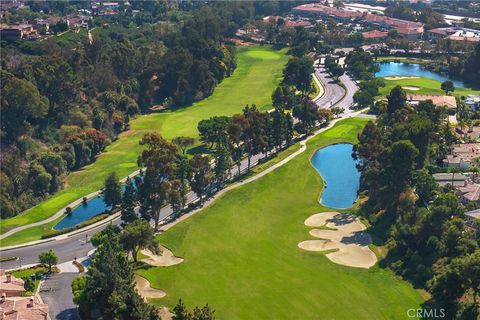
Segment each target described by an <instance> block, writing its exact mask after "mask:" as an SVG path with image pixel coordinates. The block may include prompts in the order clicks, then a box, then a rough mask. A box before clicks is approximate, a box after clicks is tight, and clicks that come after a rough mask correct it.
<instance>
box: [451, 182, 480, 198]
mask: <svg viewBox="0 0 480 320" xmlns="http://www.w3.org/2000/svg"><path fill="white" fill-rule="evenodd" d="M456 189H457V190H458V192H460V194H461V195H462V197H463V198H465V199H467V200H469V201H478V200H480V184H478V183H467V184H466V185H465V186H461V187H456Z"/></svg>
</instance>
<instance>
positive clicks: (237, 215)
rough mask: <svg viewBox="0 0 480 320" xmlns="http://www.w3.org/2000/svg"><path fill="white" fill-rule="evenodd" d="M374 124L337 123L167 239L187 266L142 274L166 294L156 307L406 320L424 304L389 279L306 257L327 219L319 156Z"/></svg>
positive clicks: (234, 314)
mask: <svg viewBox="0 0 480 320" xmlns="http://www.w3.org/2000/svg"><path fill="white" fill-rule="evenodd" d="M367 121H368V120H367V119H361V118H350V119H347V120H343V121H341V122H339V123H337V124H336V125H335V126H334V127H333V128H332V129H330V130H328V131H326V132H323V133H321V134H319V135H318V136H316V137H314V138H312V139H311V140H310V141H309V142H308V148H307V150H306V152H303V153H301V154H300V155H298V156H297V157H295V158H294V159H292V160H291V161H290V162H288V163H286V164H285V165H284V166H282V167H280V168H278V169H276V170H275V171H273V172H271V173H269V174H267V175H265V176H264V177H262V178H260V179H258V180H256V181H255V182H252V183H249V184H247V185H244V186H241V187H239V188H236V189H234V190H231V191H229V192H227V193H226V194H225V195H223V197H221V198H219V199H218V200H216V201H215V202H214V203H213V204H212V205H210V206H209V207H207V208H205V209H204V210H203V211H202V212H199V213H198V214H196V215H194V216H191V217H190V218H189V219H187V220H185V221H183V222H181V223H179V224H177V225H175V226H174V227H172V228H171V229H169V230H167V231H166V232H164V233H162V234H161V235H159V236H158V240H159V241H160V243H161V244H163V245H165V246H166V247H168V248H170V249H171V250H172V251H173V252H174V253H175V254H176V255H178V256H180V257H182V258H183V259H184V261H183V262H182V263H181V264H178V265H175V266H171V267H168V268H162V267H151V268H148V269H143V270H138V271H137V272H138V274H139V275H141V276H142V277H145V278H146V279H148V280H149V281H150V283H151V285H152V286H153V287H155V288H161V289H162V290H164V291H165V292H166V293H167V295H166V296H165V297H164V298H162V299H153V300H151V301H152V302H153V303H155V304H157V305H161V306H167V307H169V308H173V307H174V306H175V304H176V303H177V302H178V299H179V298H181V299H182V300H183V301H184V302H185V304H186V305H188V306H192V307H193V306H202V305H204V304H206V303H208V304H209V305H210V306H211V307H212V308H213V309H215V315H216V316H217V317H218V318H219V319H368V320H371V319H405V317H406V311H407V310H408V309H410V308H418V307H419V305H420V304H421V303H422V302H423V300H422V298H421V297H420V295H419V293H418V292H417V291H415V290H414V289H413V287H412V286H411V285H410V284H409V283H407V282H405V281H402V280H400V279H398V278H397V277H396V276H395V275H394V274H393V273H392V272H391V271H389V270H386V269H381V268H379V267H378V266H373V267H372V268H370V269H360V268H351V267H346V266H342V265H338V264H335V263H332V262H331V261H330V260H328V259H327V258H326V257H325V255H324V253H320V252H310V251H305V250H300V249H299V248H298V243H300V242H301V241H304V240H308V238H309V235H308V233H309V231H310V230H311V227H307V226H305V225H304V221H305V220H306V219H307V218H308V217H309V216H311V215H312V214H313V213H318V212H322V211H328V209H327V208H325V207H322V206H321V205H320V204H319V203H318V193H319V190H322V187H323V183H322V179H321V177H320V175H319V174H318V173H317V172H316V171H315V169H314V168H313V167H312V166H311V165H310V163H309V161H310V157H311V155H312V154H313V153H314V152H315V151H316V150H317V149H318V148H320V147H323V146H326V145H329V144H333V143H340V142H348V143H355V142H356V139H357V134H358V133H359V132H360V130H361V129H362V128H363V126H364V125H365V124H366V122H367ZM310 239H312V240H314V239H315V238H314V237H310Z"/></svg>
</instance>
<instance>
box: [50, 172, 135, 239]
mask: <svg viewBox="0 0 480 320" xmlns="http://www.w3.org/2000/svg"><path fill="white" fill-rule="evenodd" d="M132 181H133V185H134V186H136V184H135V179H132ZM123 191H125V185H122V193H123ZM72 209H73V210H72V213H71V214H70V215H65V217H64V218H63V219H62V220H60V221H59V222H58V223H57V224H56V225H55V226H54V227H53V229H54V230H62V229H65V228H70V227H74V226H76V225H78V224H80V223H82V222H84V221H87V220H89V219H91V218H93V217H95V216H98V215H99V214H102V213H104V212H105V211H108V210H110V209H111V206H107V205H106V204H105V201H104V200H103V195H101V194H100V195H98V196H96V197H95V198H91V199H89V200H87V202H86V203H85V204H83V203H82V204H80V205H79V206H77V207H75V208H72Z"/></svg>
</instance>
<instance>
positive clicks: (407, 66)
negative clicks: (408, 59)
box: [375, 62, 465, 88]
mask: <svg viewBox="0 0 480 320" xmlns="http://www.w3.org/2000/svg"><path fill="white" fill-rule="evenodd" d="M378 66H379V67H380V71H379V72H377V73H375V76H376V77H394V76H405V77H425V78H430V79H434V80H438V81H440V82H444V81H447V80H451V81H452V82H453V84H454V85H455V87H457V88H465V84H464V83H463V82H462V81H458V80H452V79H450V78H449V77H448V75H446V74H442V73H437V72H433V71H428V70H426V69H424V68H422V65H420V64H417V63H404V62H382V63H379V64H378Z"/></svg>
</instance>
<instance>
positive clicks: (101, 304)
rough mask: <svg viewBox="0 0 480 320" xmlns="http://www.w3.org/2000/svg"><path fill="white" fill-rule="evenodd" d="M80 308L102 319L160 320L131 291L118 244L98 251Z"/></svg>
mask: <svg viewBox="0 0 480 320" xmlns="http://www.w3.org/2000/svg"><path fill="white" fill-rule="evenodd" d="M88 272H89V277H87V284H86V286H85V289H84V294H85V295H86V299H85V301H82V303H83V304H87V305H81V306H80V308H81V309H82V310H90V312H91V313H98V314H100V316H101V317H102V318H103V319H132V320H157V319H160V316H159V315H158V310H157V309H156V308H155V307H153V306H151V305H149V304H147V303H146V302H145V301H144V300H143V299H142V297H140V295H139V294H138V293H137V291H136V290H135V285H134V278H133V271H132V268H131V266H130V264H129V262H128V258H127V255H126V254H125V253H124V251H123V250H122V248H121V247H120V245H119V243H118V241H115V240H114V241H106V242H105V243H104V244H103V245H102V246H100V247H98V249H97V252H96V254H95V257H94V259H93V260H92V264H91V265H90V267H89V269H88Z"/></svg>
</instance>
